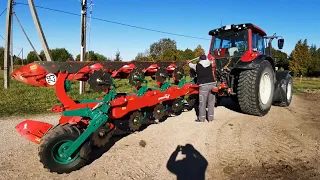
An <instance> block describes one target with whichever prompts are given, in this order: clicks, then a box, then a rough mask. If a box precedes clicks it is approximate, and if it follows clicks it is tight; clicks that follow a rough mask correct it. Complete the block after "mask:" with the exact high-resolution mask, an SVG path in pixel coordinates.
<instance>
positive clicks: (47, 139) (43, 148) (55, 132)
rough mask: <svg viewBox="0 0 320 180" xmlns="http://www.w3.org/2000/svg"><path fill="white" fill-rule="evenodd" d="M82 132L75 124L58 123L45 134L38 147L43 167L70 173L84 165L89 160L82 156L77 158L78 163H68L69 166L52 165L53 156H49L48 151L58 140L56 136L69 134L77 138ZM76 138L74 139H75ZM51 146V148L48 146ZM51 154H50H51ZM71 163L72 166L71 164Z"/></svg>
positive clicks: (60, 172) (59, 172)
mask: <svg viewBox="0 0 320 180" xmlns="http://www.w3.org/2000/svg"><path fill="white" fill-rule="evenodd" d="M80 134H81V132H80V130H79V129H78V128H76V127H75V126H74V125H71V124H62V125H58V126H57V127H55V128H54V129H51V130H49V131H48V132H47V134H46V135H45V136H43V138H42V139H41V142H40V145H39V148H38V155H39V157H40V162H41V163H42V164H43V167H44V168H46V169H48V170H49V171H50V172H56V173H58V174H63V173H70V172H72V171H75V170H78V169H79V168H81V167H82V166H84V165H85V164H86V162H87V159H85V158H82V157H81V156H79V157H78V159H76V160H75V161H76V163H74V162H75V161H74V162H73V163H74V164H73V163H71V164H68V165H67V166H64V165H61V166H59V165H57V164H56V163H55V164H56V165H52V164H53V163H52V162H51V160H53V159H51V157H49V158H48V151H50V150H51V149H49V148H50V147H51V146H52V145H51V144H52V143H54V142H55V141H56V138H59V137H60V136H64V135H69V136H72V137H74V138H75V139H76V138H77V137H79V136H80ZM75 139H74V140H75ZM48 147H49V148H48ZM49 155H50V154H49ZM69 165H71V167H70V166H69Z"/></svg>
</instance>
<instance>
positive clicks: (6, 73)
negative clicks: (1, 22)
mask: <svg viewBox="0 0 320 180" xmlns="http://www.w3.org/2000/svg"><path fill="white" fill-rule="evenodd" d="M12 3H13V0H8V4H7V18H6V37H5V45H4V66H3V70H4V71H3V72H4V76H3V78H4V89H8V88H9V87H10V78H9V77H10V75H9V69H8V65H9V57H10V40H11V26H12V24H11V23H12V5H13V4H12Z"/></svg>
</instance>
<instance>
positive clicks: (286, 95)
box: [273, 74, 293, 107]
mask: <svg viewBox="0 0 320 180" xmlns="http://www.w3.org/2000/svg"><path fill="white" fill-rule="evenodd" d="M280 85H281V86H280V88H281V90H280V91H281V92H279V93H280V94H283V96H282V98H281V100H280V101H276V102H273V103H274V105H275V106H280V107H288V106H289V105H290V104H291V101H292V92H293V79H292V76H291V75H290V74H288V75H287V76H286V78H285V79H284V80H283V81H281V83H280ZM282 87H283V88H282Z"/></svg>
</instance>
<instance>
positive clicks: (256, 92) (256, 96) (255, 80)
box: [237, 60, 275, 116]
mask: <svg viewBox="0 0 320 180" xmlns="http://www.w3.org/2000/svg"><path fill="white" fill-rule="evenodd" d="M274 79H275V73H274V70H273V68H272V65H271V63H270V62H269V61H267V60H264V61H263V62H261V64H260V66H259V67H258V68H256V69H252V70H245V71H242V72H240V77H239V81H238V92H237V94H238V95H237V97H238V101H239V106H240V108H241V111H243V112H244V113H246V114H250V115H256V116H264V115H266V114H267V113H268V112H269V110H270V108H271V105H272V98H273V93H274Z"/></svg>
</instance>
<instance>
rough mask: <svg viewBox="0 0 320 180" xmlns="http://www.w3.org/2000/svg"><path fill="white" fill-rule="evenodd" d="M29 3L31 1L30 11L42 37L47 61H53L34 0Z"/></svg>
mask: <svg viewBox="0 0 320 180" xmlns="http://www.w3.org/2000/svg"><path fill="white" fill-rule="evenodd" d="M28 3H29V8H30V11H31V15H32V18H33V22H34V25H35V26H36V29H37V31H38V35H39V37H40V41H41V44H42V47H43V51H44V54H45V56H46V59H47V61H52V57H51V55H50V52H49V47H48V43H47V40H46V38H45V37H44V33H43V31H42V27H41V24H40V22H39V18H38V14H37V11H36V9H35V8H34V3H33V0H28Z"/></svg>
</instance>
